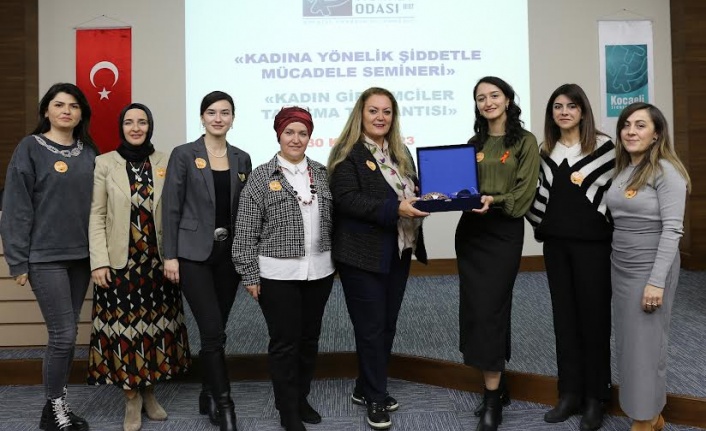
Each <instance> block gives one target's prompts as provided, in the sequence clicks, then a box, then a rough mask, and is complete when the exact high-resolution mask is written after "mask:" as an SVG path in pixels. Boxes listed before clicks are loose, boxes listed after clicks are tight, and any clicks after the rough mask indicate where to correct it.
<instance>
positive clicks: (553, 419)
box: [544, 393, 581, 424]
mask: <svg viewBox="0 0 706 431" xmlns="http://www.w3.org/2000/svg"><path fill="white" fill-rule="evenodd" d="M579 411H581V397H580V396H579V395H578V394H574V393H566V394H560V395H559V401H558V402H557V403H556V406H555V407H554V408H553V409H551V410H549V411H548V412H546V413H545V414H544V422H549V423H550V424H555V423H558V422H564V421H565V420H567V419H569V418H570V417H571V416H573V415H575V414H577V413H578V412H579Z"/></svg>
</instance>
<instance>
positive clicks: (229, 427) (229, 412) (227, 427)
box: [216, 391, 238, 431]
mask: <svg viewBox="0 0 706 431" xmlns="http://www.w3.org/2000/svg"><path fill="white" fill-rule="evenodd" d="M216 404H217V405H218V425H219V426H220V431H237V430H238V428H237V426H236V425H237V424H236V418H235V405H234V404H233V400H231V398H230V391H228V392H224V393H221V394H219V395H218V398H217V400H216Z"/></svg>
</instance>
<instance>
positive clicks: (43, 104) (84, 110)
mask: <svg viewBox="0 0 706 431" xmlns="http://www.w3.org/2000/svg"><path fill="white" fill-rule="evenodd" d="M59 93H66V94H69V95H71V96H73V97H74V99H76V102H77V103H78V106H79V107H80V108H81V121H79V122H78V124H77V125H76V127H74V130H73V133H72V135H73V138H74V139H78V140H80V141H81V142H83V145H88V146H89V147H91V148H93V150H94V151H95V152H96V154H100V151H98V147H96V144H95V142H93V138H91V134H90V133H89V131H88V129H89V127H90V125H91V105H89V104H88V100H86V96H84V95H83V91H81V89H80V88H78V87H77V86H75V85H74V84H71V83H68V82H59V83H56V84H54V85H52V86H51V87H50V88H49V90H47V92H46V93H45V94H44V96H43V97H42V100H40V101H39V112H38V113H39V122H38V123H37V127H35V128H34V130H33V131H32V134H33V135H38V134H40V133H46V132H48V131H49V130H51V123H50V122H49V119H48V118H47V117H46V114H47V110H48V109H49V103H50V102H51V101H52V100H54V98H55V97H56V95H57V94H59Z"/></svg>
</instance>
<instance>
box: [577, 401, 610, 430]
mask: <svg viewBox="0 0 706 431" xmlns="http://www.w3.org/2000/svg"><path fill="white" fill-rule="evenodd" d="M604 413H605V406H604V405H603V403H602V402H601V401H599V400H597V399H595V398H587V399H586V403H585V408H584V410H583V416H582V417H581V431H594V430H597V429H598V428H600V427H601V425H603V414H604Z"/></svg>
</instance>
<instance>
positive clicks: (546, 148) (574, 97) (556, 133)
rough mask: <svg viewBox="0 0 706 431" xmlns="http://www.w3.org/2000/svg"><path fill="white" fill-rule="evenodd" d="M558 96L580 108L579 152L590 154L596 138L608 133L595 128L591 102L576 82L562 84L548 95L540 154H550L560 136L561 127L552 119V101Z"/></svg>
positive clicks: (594, 147)
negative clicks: (564, 97)
mask: <svg viewBox="0 0 706 431" xmlns="http://www.w3.org/2000/svg"><path fill="white" fill-rule="evenodd" d="M559 96H566V97H567V98H568V99H569V100H571V102H572V103H575V104H576V106H578V107H579V108H580V109H581V121H580V122H579V136H580V139H581V154H591V153H592V152H593V151H594V150H595V149H596V144H597V142H596V138H597V137H598V136H599V135H601V136H608V135H606V134H605V133H603V132H601V131H600V130H597V129H596V122H595V119H594V118H593V109H591V102H589V101H588V96H586V93H585V92H584V91H583V89H582V88H581V87H579V86H578V85H576V84H564V85H562V86H560V87H559V88H557V89H556V90H554V92H553V93H552V95H551V96H549V101H547V108H546V110H545V112H544V145H542V154H546V155H549V154H551V153H552V150H553V149H554V146H555V145H556V143H557V141H559V139H560V138H561V129H559V126H558V125H557V124H556V121H554V101H555V100H556V98H557V97H559Z"/></svg>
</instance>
